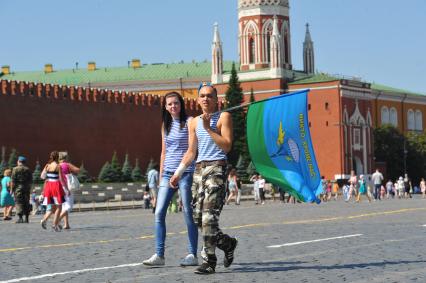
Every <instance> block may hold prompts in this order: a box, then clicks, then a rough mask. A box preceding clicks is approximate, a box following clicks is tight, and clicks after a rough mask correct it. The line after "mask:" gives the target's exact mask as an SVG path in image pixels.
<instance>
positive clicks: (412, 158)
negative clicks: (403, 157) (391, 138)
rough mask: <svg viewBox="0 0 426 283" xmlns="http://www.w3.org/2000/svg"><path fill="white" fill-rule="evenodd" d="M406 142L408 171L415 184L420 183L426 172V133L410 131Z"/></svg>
mask: <svg viewBox="0 0 426 283" xmlns="http://www.w3.org/2000/svg"><path fill="white" fill-rule="evenodd" d="M406 142H407V144H406V150H407V173H408V176H409V177H410V178H411V180H412V183H413V186H414V184H419V183H420V179H421V178H423V177H424V176H425V172H426V170H425V169H426V134H425V133H418V132H409V133H408V134H407V137H406Z"/></svg>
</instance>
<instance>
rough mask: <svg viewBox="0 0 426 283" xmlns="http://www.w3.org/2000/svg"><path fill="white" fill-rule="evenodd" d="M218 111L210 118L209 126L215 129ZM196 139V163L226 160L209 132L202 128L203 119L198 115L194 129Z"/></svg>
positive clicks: (218, 115)
mask: <svg viewBox="0 0 426 283" xmlns="http://www.w3.org/2000/svg"><path fill="white" fill-rule="evenodd" d="M219 117H220V112H219V113H216V114H214V115H213V116H212V117H211V119H210V127H211V128H212V129H213V130H214V131H216V129H217V121H218V120H219ZM195 132H196V134H197V140H198V157H197V163H198V162H201V161H213V160H226V153H225V152H224V151H223V150H222V149H221V148H220V147H218V146H217V144H216V143H215V142H214V140H213V139H212V138H211V137H210V135H209V133H207V131H206V130H205V129H204V126H203V120H202V119H201V117H198V121H197V128H196V129H195Z"/></svg>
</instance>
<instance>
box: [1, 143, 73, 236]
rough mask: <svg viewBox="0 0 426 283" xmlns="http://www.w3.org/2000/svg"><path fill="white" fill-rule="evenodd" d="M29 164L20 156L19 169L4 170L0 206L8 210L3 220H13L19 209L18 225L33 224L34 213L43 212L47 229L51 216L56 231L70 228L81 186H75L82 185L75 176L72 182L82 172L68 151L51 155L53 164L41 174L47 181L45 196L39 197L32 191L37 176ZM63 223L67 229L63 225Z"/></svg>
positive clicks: (43, 225)
mask: <svg viewBox="0 0 426 283" xmlns="http://www.w3.org/2000/svg"><path fill="white" fill-rule="evenodd" d="M26 161H27V160H26V158H25V157H24V156H19V157H18V161H17V166H16V167H14V168H13V169H6V170H4V173H3V178H2V180H1V185H2V191H1V199H0V206H1V207H4V211H3V220H4V221H9V220H12V210H13V208H14V207H16V215H17V216H18V219H17V220H16V221H15V223H17V224H20V223H29V216H30V215H31V214H33V215H35V214H36V213H38V212H43V213H45V214H44V216H43V219H42V220H41V227H42V228H43V229H47V226H46V225H47V224H46V223H47V221H48V219H49V218H50V216H51V215H54V217H53V224H52V230H53V231H57V232H59V231H61V230H62V229H70V224H69V212H70V211H71V210H72V207H73V204H74V200H73V195H72V189H75V188H76V187H77V186H79V184H76V183H75V182H78V181H76V180H77V179H76V177H75V176H74V178H75V179H73V180H71V179H72V177H73V176H72V175H73V174H78V172H79V170H80V169H79V168H78V167H76V166H74V165H73V164H71V163H69V162H67V153H66V152H60V153H59V152H58V151H53V152H51V153H50V155H49V161H48V162H47V164H46V166H45V167H44V169H43V171H42V172H41V176H40V177H41V178H42V179H44V180H45V182H44V185H43V190H42V192H41V195H39V196H38V195H37V194H36V191H35V190H32V191H31V187H32V178H33V176H32V173H31V171H30V169H29V168H28V167H27V166H26ZM41 207H43V209H40V208H41ZM62 220H63V223H64V225H63V226H62V225H61V224H60V223H61V221H62Z"/></svg>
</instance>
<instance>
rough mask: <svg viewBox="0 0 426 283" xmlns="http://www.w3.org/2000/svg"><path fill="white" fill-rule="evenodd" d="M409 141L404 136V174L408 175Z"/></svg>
mask: <svg viewBox="0 0 426 283" xmlns="http://www.w3.org/2000/svg"><path fill="white" fill-rule="evenodd" d="M407 153H408V150H407V139H406V138H405V136H404V174H406V173H407Z"/></svg>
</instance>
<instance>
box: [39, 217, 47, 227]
mask: <svg viewBox="0 0 426 283" xmlns="http://www.w3.org/2000/svg"><path fill="white" fill-rule="evenodd" d="M40 224H41V228H43V229H44V230H46V229H47V227H46V221H43V219H42V220H41V221H40Z"/></svg>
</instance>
